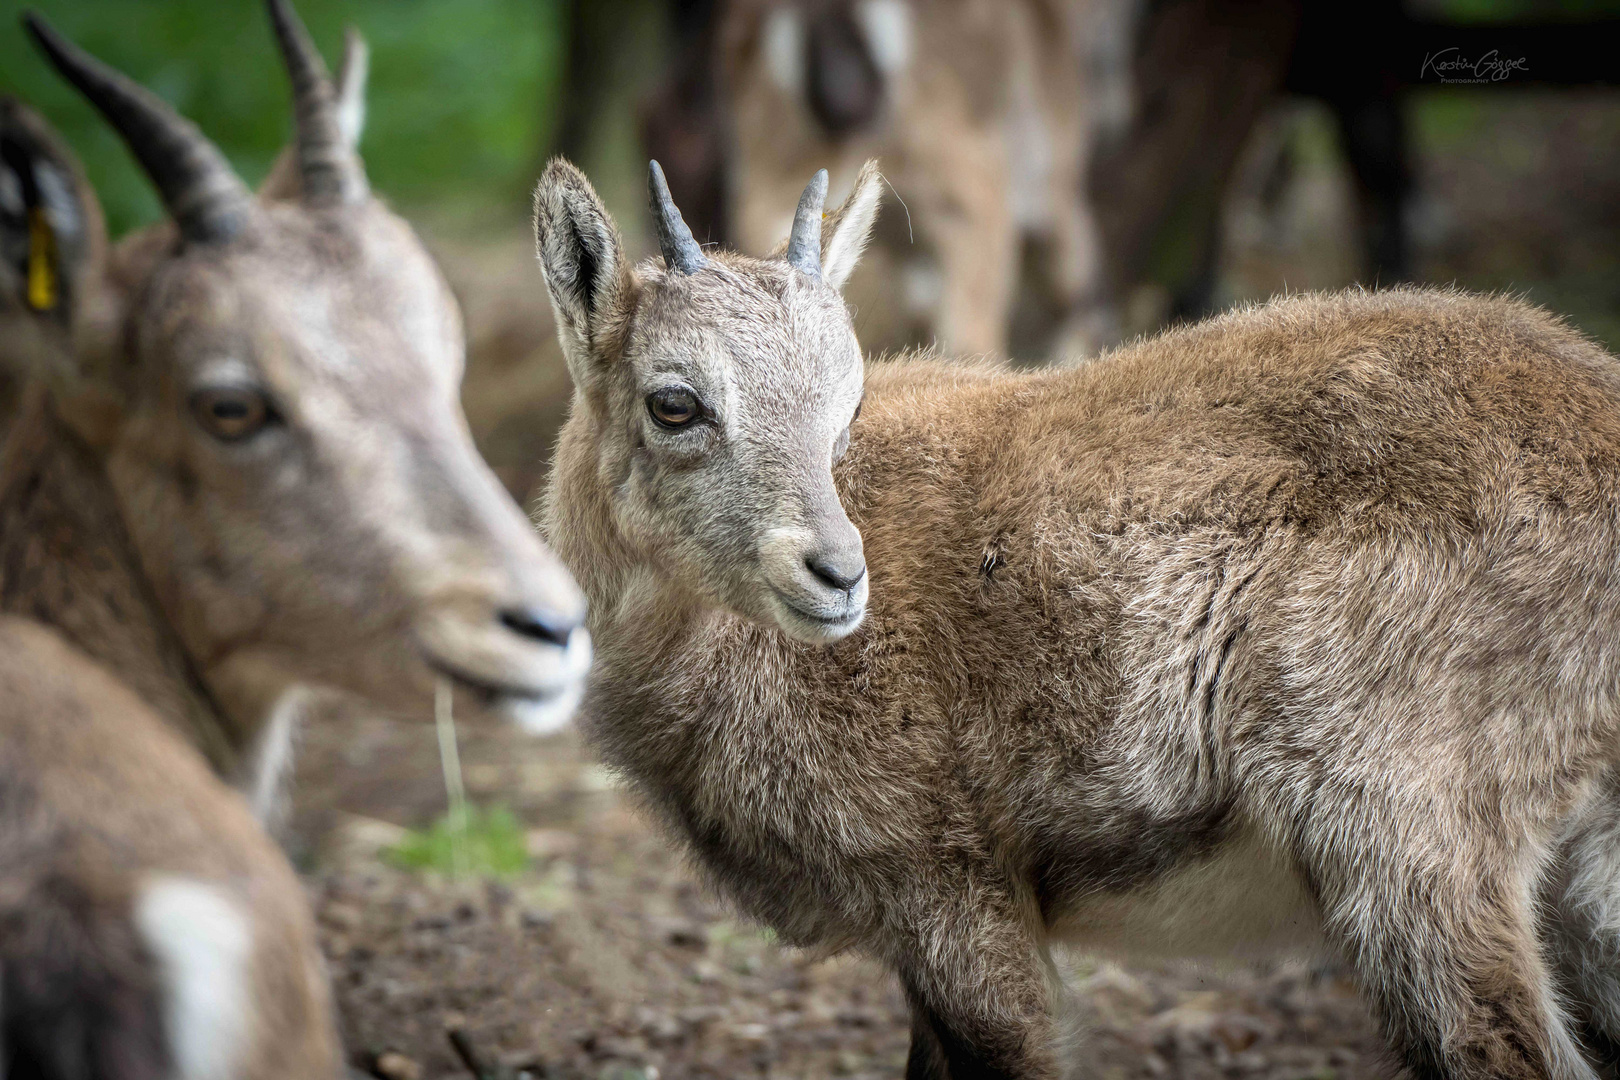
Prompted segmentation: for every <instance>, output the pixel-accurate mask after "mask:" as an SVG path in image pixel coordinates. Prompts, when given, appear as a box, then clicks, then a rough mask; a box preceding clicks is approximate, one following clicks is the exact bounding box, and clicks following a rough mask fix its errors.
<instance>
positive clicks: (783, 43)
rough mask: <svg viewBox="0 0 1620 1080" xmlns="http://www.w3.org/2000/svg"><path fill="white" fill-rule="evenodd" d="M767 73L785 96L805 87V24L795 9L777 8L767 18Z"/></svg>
mask: <svg viewBox="0 0 1620 1080" xmlns="http://www.w3.org/2000/svg"><path fill="white" fill-rule="evenodd" d="M764 38H765V70H766V72H767V73H768V74H769V75H770V77H771V82H772V83H773V84H774V85H775V86H776V88H777V89H778V90H780V91H782V92H783V93H784V94H793V95H796V94H798V93H799V91H800V90H802V89H803V88H804V21H803V18H802V17H801V16H800V14H799V12H798V11H797V10H795V9H793V8H777V9H776V10H775V11H772V12H771V13H770V14H769V15H767V16H766V17H765V31H764Z"/></svg>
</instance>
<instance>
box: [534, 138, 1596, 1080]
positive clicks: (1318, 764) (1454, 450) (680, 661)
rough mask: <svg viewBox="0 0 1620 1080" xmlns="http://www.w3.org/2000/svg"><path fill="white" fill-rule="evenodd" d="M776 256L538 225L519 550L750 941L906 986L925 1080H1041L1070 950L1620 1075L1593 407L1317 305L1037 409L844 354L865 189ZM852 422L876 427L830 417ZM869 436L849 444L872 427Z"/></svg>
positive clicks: (560, 173)
mask: <svg viewBox="0 0 1620 1080" xmlns="http://www.w3.org/2000/svg"><path fill="white" fill-rule="evenodd" d="M877 185H878V180H877V178H876V175H875V173H874V172H872V171H870V170H869V171H868V172H867V173H866V174H865V175H864V176H863V178H862V180H861V181H860V182H858V183H857V185H856V189H855V193H854V194H853V195H852V196H851V198H850V201H849V202H848V203H846V205H845V206H844V207H843V208H841V209H840V210H838V211H836V212H834V213H833V214H830V215H827V216H826V217H825V223H824V219H823V214H822V212H821V205H820V196H822V195H824V194H825V191H826V187H825V175H824V174H823V175H822V176H821V177H820V178H818V181H816V182H813V183H812V186H811V188H810V189H809V190H807V191H806V193H805V195H804V197H803V198H802V200H801V202H800V204H799V212H798V214H797V215H796V216H795V218H794V226H793V233H792V238H791V239H790V241H789V243H788V245H787V247H786V252H787V257H786V258H785V259H770V260H757V259H748V258H743V257H740V256H736V255H731V254H728V253H723V252H714V251H707V252H706V251H703V250H701V249H699V248H698V247H697V245H696V244H695V243H693V242H692V240H691V237H690V235H689V234H688V233H687V232H686V230H685V228H684V226H682V225H681V223H680V219H679V215H678V213H677V212H676V210H675V208H674V207H673V206H672V205H671V204H670V201H669V199H668V198H667V192H665V191H664V190H662V188H661V185H659V184H655V195H654V206H655V209H656V211H657V214H658V222H659V225H660V235H661V238H662V239H663V241H664V242H663V252H664V260H663V262H662V263H660V262H658V261H657V260H652V261H650V262H648V263H643V264H641V265H640V266H631V265H630V264H629V263H628V262H627V261H626V260H625V258H624V254H623V251H622V248H621V246H620V244H619V242H618V239H617V235H616V233H615V232H614V229H613V226H612V223H611V221H610V220H609V219H608V217H607V215H606V213H605V212H604V210H603V209H602V205H601V203H600V201H599V200H598V199H597V198H596V197H595V195H594V193H593V192H592V191H591V188H590V186H589V184H587V183H586V181H585V179H584V178H583V177H582V176H581V175H580V174H579V173H578V172H577V171H576V170H574V169H573V168H572V167H570V166H568V165H566V164H565V163H553V165H552V166H551V167H550V168H549V169H548V170H547V171H546V174H545V176H544V177H543V178H542V180H541V183H540V187H539V190H538V192H537V193H536V222H537V233H538V241H539V248H540V257H541V263H542V266H543V268H544V271H545V279H546V285H547V287H548V289H549V291H550V294H551V299H552V303H553V305H554V307H555V308H556V310H557V314H558V323H559V325H560V326H561V327H562V340H563V345H564V348H565V349H566V350H567V353H568V363H569V370H570V372H571V373H572V375H573V377H574V381H575V386H576V393H575V399H574V408H573V411H572V412H571V413H570V415H569V420H568V423H567V425H566V427H565V428H564V430H563V435H562V438H561V441H560V443H559V446H558V452H557V466H556V469H555V470H554V472H553V477H552V484H551V488H550V490H549V492H548V496H547V520H546V525H547V530H548V535H549V537H550V539H551V540H552V542H553V543H555V544H556V545H557V548H558V551H559V553H560V554H562V556H563V557H564V558H565V559H567V560H568V561H569V563H570V565H571V566H572V567H574V568H575V569H576V571H577V572H578V574H579V576H580V581H581V583H582V585H583V586H584V588H585V590H586V592H587V594H588V595H589V596H590V599H591V602H592V620H593V629H594V630H595V631H596V632H597V644H598V647H599V650H600V655H599V659H598V666H597V669H596V672H595V673H594V674H593V676H592V687H591V693H590V695H589V697H588V698H587V700H586V703H585V706H584V715H585V725H586V729H587V731H588V732H589V733H591V734H592V735H593V736H594V738H595V739H596V741H597V742H598V744H599V745H600V746H601V747H602V748H603V751H604V753H605V754H606V755H607V756H608V757H609V758H610V759H611V760H612V761H613V763H614V764H616V765H617V766H619V767H620V768H621V769H623V770H624V771H625V773H626V774H627V775H629V776H630V777H631V778H633V780H634V781H635V782H636V783H637V784H638V785H639V786H640V788H641V789H642V791H643V793H644V794H645V795H646V796H647V798H648V801H649V802H650V803H651V804H652V805H654V806H656V807H657V808H658V809H659V810H661V811H662V813H663V814H664V816H665V817H666V819H667V821H668V822H669V823H670V825H671V826H672V827H673V829H674V830H675V831H676V832H677V833H678V834H679V835H680V836H682V837H683V838H684V839H685V840H686V841H687V842H688V843H689V844H690V845H691V846H692V848H693V849H694V851H695V852H696V854H697V855H698V857H699V859H700V861H701V862H702V863H703V865H705V866H706V867H707V868H708V869H709V871H710V872H711V873H712V874H713V876H714V877H715V879H717V880H718V881H719V882H721V883H722V884H723V885H724V886H725V887H726V888H727V889H729V890H730V892H731V893H732V895H733V896H734V897H736V898H737V899H738V900H739V901H740V902H741V903H742V904H743V905H744V906H745V907H746V908H747V909H748V910H749V911H751V912H753V913H754V914H755V915H757V916H759V917H760V918H762V919H765V920H767V921H769V922H770V923H772V924H773V925H774V926H775V927H777V928H778V929H779V930H780V931H782V932H783V933H784V934H785V935H786V936H788V937H790V938H791V939H793V940H795V941H799V942H806V943H808V942H818V943H821V944H823V945H833V946H836V945H856V946H859V947H861V948H864V949H866V950H868V951H869V952H871V953H873V954H875V955H877V956H879V957H880V958H882V959H883V960H885V961H887V962H888V963H890V964H892V965H893V967H894V968H895V969H896V970H897V972H898V973H899V975H900V978H901V980H902V982H903V983H904V986H905V989H906V992H907V994H908V996H909V998H910V1000H911V1003H912V1006H913V1018H914V1021H913V1022H914V1027H913V1049H912V1055H911V1061H910V1068H909V1070H908V1076H910V1077H912V1078H913V1080H941V1078H945V1077H952V1078H961V1077H969V1076H971V1077H1007V1078H1010V1077H1020V1078H1025V1077H1049V1076H1055V1075H1057V1074H1058V1062H1057V1060H1056V1054H1055V1051H1054V1048H1053V1045H1052V1043H1053V1040H1052V1038H1051V1036H1052V1034H1053V1029H1052V1021H1051V1016H1050V1013H1051V1011H1052V1006H1053V1005H1055V1004H1056V1003H1057V1002H1058V1001H1059V1000H1061V999H1060V997H1058V996H1057V993H1056V985H1055V983H1054V982H1053V981H1052V980H1051V979H1050V978H1049V974H1050V972H1051V971H1052V967H1051V963H1052V960H1051V952H1050V950H1051V947H1052V946H1053V944H1055V943H1059V942H1065V941H1067V942H1077V943H1079V944H1081V945H1083V946H1088V947H1092V948H1096V949H1101V950H1106V951H1116V952H1126V953H1135V954H1138V955H1139V954H1141V953H1144V952H1148V953H1158V954H1163V953H1166V952H1169V953H1172V954H1182V955H1185V954H1205V955H1209V954H1211V953H1213V954H1215V955H1220V956H1230V955H1231V954H1233V953H1234V952H1236V953H1241V952H1243V951H1245V950H1249V949H1254V948H1260V947H1267V946H1275V945H1278V944H1282V945H1300V944H1304V945H1307V946H1310V947H1316V948H1324V949H1327V950H1330V951H1331V952H1333V953H1335V954H1337V955H1338V956H1340V957H1342V958H1343V959H1344V961H1346V962H1347V963H1349V964H1350V965H1352V966H1353V968H1354V969H1355V971H1356V972H1357V973H1358V975H1359V977H1360V979H1361V981H1362V984H1363V986H1364V987H1365V989H1366V991H1367V993H1368V996H1369V997H1370V998H1371V1000H1372V1003H1373V1005H1374V1007H1375V1008H1376V1010H1377V1012H1378V1014H1379V1016H1380V1017H1381V1019H1382V1020H1383V1022H1384V1024H1385V1028H1386V1030H1387V1032H1388V1034H1389V1036H1390V1038H1391V1040H1392V1042H1393V1043H1394V1044H1395V1045H1396V1046H1397V1047H1398V1048H1399V1050H1400V1051H1401V1053H1402V1054H1403V1055H1404V1057H1405V1060H1406V1062H1407V1063H1408V1064H1409V1065H1410V1066H1411V1068H1412V1069H1413V1071H1414V1072H1415V1073H1416V1074H1417V1075H1420V1076H1435V1077H1450V1078H1462V1077H1470V1078H1479V1080H1485V1078H1487V1077H1489V1078H1503V1077H1511V1078H1516V1080H1530V1078H1546V1077H1557V1078H1560V1080H1575V1078H1590V1077H1591V1076H1593V1073H1592V1071H1591V1070H1590V1068H1589V1067H1588V1065H1587V1064H1586V1062H1585V1061H1583V1059H1582V1051H1581V1047H1580V1043H1579V1041H1578V1040H1577V1038H1576V1036H1575V1030H1574V1029H1575V1021H1577V1020H1578V1021H1584V1022H1586V1023H1587V1024H1589V1025H1590V1027H1591V1029H1592V1030H1594V1031H1595V1032H1597V1033H1599V1034H1601V1035H1603V1036H1605V1037H1607V1038H1608V1039H1611V1040H1620V961H1617V957H1620V926H1617V919H1616V915H1615V913H1616V911H1620V875H1617V874H1616V873H1615V869H1614V867H1615V865H1616V841H1615V837H1616V835H1617V834H1620V825H1617V822H1620V795H1617V787H1616V779H1617V773H1616V768H1617V766H1620V363H1617V362H1616V360H1615V358H1614V357H1612V356H1610V355H1608V354H1607V353H1606V352H1604V351H1603V350H1602V349H1600V348H1598V347H1597V346H1595V345H1594V344H1593V343H1591V342H1590V341H1588V340H1586V339H1584V338H1582V337H1581V336H1580V335H1579V334H1577V333H1575V332H1574V331H1572V330H1571V329H1569V328H1568V327H1565V326H1563V325H1560V323H1559V322H1558V321H1557V320H1556V319H1553V318H1551V317H1549V316H1548V315H1547V314H1546V313H1544V312H1541V311H1538V310H1536V309H1534V308H1532V307H1530V306H1528V305H1526V304H1523V303H1520V302H1516V301H1511V300H1505V299H1498V298H1490V297H1478V296H1468V295H1465V294H1461V293H1455V292H1440V291H1418V290H1398V291H1392V292H1386V293H1360V292H1351V293H1345V294H1342V295H1337V296H1304V297H1293V298H1285V299H1281V300H1278V301H1276V302H1274V303H1271V304H1268V305H1265V306H1259V307H1254V308H1249V309H1246V310H1242V311H1238V312H1233V313H1231V314H1229V315H1226V316H1223V317H1222V318H1219V319H1215V320H1212V321H1210V322H1208V323H1205V324H1202V325H1198V326H1193V327H1188V328H1185V329H1182V330H1178V331H1176V332H1174V333H1170V334H1166V335H1164V336H1162V337H1160V338H1157V339H1154V340H1150V341H1145V342H1141V343H1138V344H1136V345H1133V346H1131V347H1129V348H1125V349H1121V350H1119V351H1118V352H1116V353H1114V354H1113V355H1109V356H1104V357H1102V358H1100V359H1098V360H1096V361H1094V362H1092V363H1089V364H1086V365H1083V366H1079V367H1075V368H1071V369H1067V370H1052V371H1044V372H1039V373H1023V374H1020V373H1014V372H1008V371H1005V370H999V369H996V368H993V367H989V366H979V367H972V366H969V367H964V366H962V365H957V364H951V363H947V362H941V361H939V360H938V359H936V358H930V357H914V358H908V359H903V360H900V361H895V362H891V363H881V364H875V365H872V366H871V367H870V368H869V369H866V370H864V371H863V363H862V357H861V354H860V350H859V347H858V346H857V344H856V341H855V336H854V333H853V330H852V328H851V326H850V320H849V315H848V312H847V311H846V310H845V308H844V306H843V304H842V302H841V299H840V297H839V294H838V289H839V288H841V287H842V285H843V283H844V282H845V280H846V279H847V278H848V276H849V272H850V269H851V267H852V265H853V263H854V259H855V257H856V255H857V254H858V252H859V250H860V246H861V243H862V241H863V240H864V236H865V231H866V228H867V227H868V225H869V224H870V220H871V211H872V207H873V205H875V202H876V199H877V192H878V187H877ZM863 390H864V401H863ZM857 416H858V419H857Z"/></svg>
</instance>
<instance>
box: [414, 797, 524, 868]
mask: <svg viewBox="0 0 1620 1080" xmlns="http://www.w3.org/2000/svg"><path fill="white" fill-rule="evenodd" d="M386 857H387V859H388V861H389V862H391V863H393V864H394V865H395V866H398V867H401V868H402V869H406V870H418V871H432V872H434V873H438V874H443V875H444V876H446V877H464V876H468V875H471V876H485V877H516V876H517V875H518V874H521V873H523V871H524V870H526V869H528V866H529V852H528V847H527V845H526V843H525V837H524V832H523V827H522V826H521V825H519V824H518V820H517V818H516V817H514V816H513V814H512V812H511V811H510V810H508V809H507V808H506V807H504V806H491V807H485V808H480V807H477V806H470V805H469V806H466V807H465V808H464V816H463V818H462V820H461V821H459V822H458V821H457V820H455V819H454V817H453V815H451V814H446V815H445V816H444V817H442V818H440V819H439V820H438V821H435V822H434V823H433V824H432V825H430V826H429V827H427V828H426V829H412V830H410V831H409V832H407V833H406V834H405V838H404V839H403V840H401V841H400V842H399V843H398V844H397V845H395V846H394V847H392V848H389V849H388V851H387V852H386Z"/></svg>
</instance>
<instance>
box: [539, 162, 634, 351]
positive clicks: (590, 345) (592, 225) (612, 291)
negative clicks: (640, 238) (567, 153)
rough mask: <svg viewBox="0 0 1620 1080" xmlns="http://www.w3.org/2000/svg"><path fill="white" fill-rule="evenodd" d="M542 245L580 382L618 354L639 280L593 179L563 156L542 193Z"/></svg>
mask: <svg viewBox="0 0 1620 1080" xmlns="http://www.w3.org/2000/svg"><path fill="white" fill-rule="evenodd" d="M534 243H535V251H536V253H537V254H538V256H539V258H540V269H541V271H542V273H543V274H544V275H545V279H546V289H547V290H548V291H549V292H550V293H551V306H552V309H553V310H554V311H556V313H557V333H558V336H559V337H561V339H562V346H563V352H564V354H565V355H566V356H567V358H568V367H569V370H570V372H571V373H572V374H573V376H574V379H575V381H576V382H580V381H582V380H583V379H585V378H586V377H588V376H589V374H590V373H591V372H592V371H593V370H594V369H595V367H596V366H597V365H599V364H600V363H602V362H603V361H605V360H608V359H611V358H612V357H613V356H614V355H616V354H617V351H618V348H619V343H620V337H621V332H622V330H623V327H624V324H625V322H626V321H627V317H628V315H629V309H630V298H631V292H632V289H633V282H632V277H631V272H630V265H629V263H628V262H627V261H626V260H625V257H624V245H623V243H621V242H620V240H619V230H618V229H617V228H615V227H614V225H613V219H612V218H610V217H609V216H608V212H607V208H606V207H604V206H603V205H602V200H601V199H600V198H598V197H597V194H596V192H595V191H594V190H592V188H591V184H590V181H588V180H586V179H585V174H584V173H582V172H580V171H579V170H578V169H577V168H575V167H574V166H573V165H571V164H569V163H568V162H567V161H564V160H563V159H562V158H556V159H554V160H553V161H552V162H551V163H550V164H549V165H547V166H546V171H545V173H544V174H542V175H541V177H540V183H539V186H537V187H536V188H535V189H534Z"/></svg>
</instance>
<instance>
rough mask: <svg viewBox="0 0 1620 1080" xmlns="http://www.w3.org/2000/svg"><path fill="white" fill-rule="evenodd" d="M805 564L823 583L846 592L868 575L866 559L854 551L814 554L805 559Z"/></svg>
mask: <svg viewBox="0 0 1620 1080" xmlns="http://www.w3.org/2000/svg"><path fill="white" fill-rule="evenodd" d="M804 565H805V566H807V567H809V568H810V572H811V573H812V574H814V575H815V576H816V578H817V579H818V580H819V581H821V582H822V583H823V584H826V585H829V586H831V587H832V588H834V589H840V590H842V591H844V592H848V591H849V590H851V589H853V588H854V587H855V586H856V585H859V584H860V582H861V578H863V577H865V576H866V560H865V559H863V558H861V556H860V555H859V554H854V553H851V554H846V555H837V554H825V555H812V556H810V557H809V558H807V559H805V560H804Z"/></svg>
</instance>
